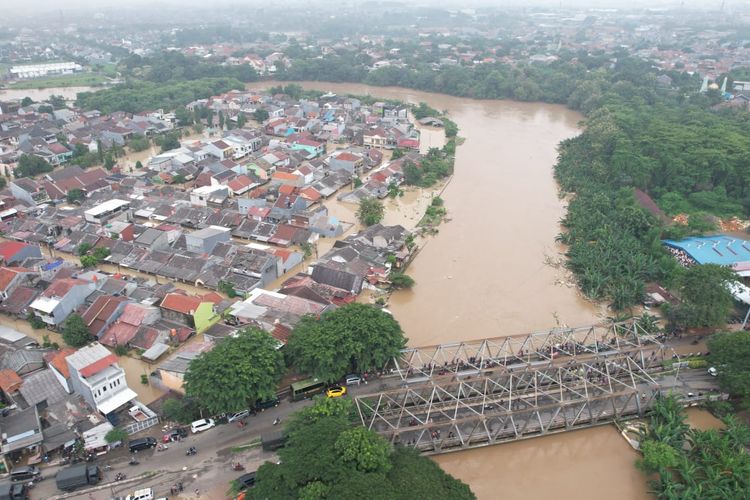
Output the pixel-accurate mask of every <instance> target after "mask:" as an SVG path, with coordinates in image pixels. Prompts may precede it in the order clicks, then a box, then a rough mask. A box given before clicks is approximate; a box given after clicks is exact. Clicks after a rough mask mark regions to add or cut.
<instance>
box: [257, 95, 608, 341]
mask: <svg viewBox="0 0 750 500" xmlns="http://www.w3.org/2000/svg"><path fill="white" fill-rule="evenodd" d="M253 85H254V88H265V87H267V86H269V85H271V84H270V83H267V82H266V83H256V84H253ZM302 85H303V86H304V87H306V88H317V89H320V90H324V91H333V92H337V93H340V94H345V93H351V94H359V95H363V94H371V95H375V96H377V97H382V98H396V99H401V100H405V101H408V102H413V103H418V102H420V101H424V102H427V103H428V104H430V105H431V106H432V107H434V108H436V109H444V110H448V112H449V114H450V117H451V119H453V120H454V121H455V122H456V123H457V124H458V126H459V129H460V132H459V135H460V136H461V137H464V138H465V139H466V140H465V142H464V143H463V144H462V145H460V146H459V147H458V149H457V153H456V166H455V175H454V176H453V178H452V180H451V181H450V183H449V184H448V186H447V188H446V189H445V191H444V192H443V194H442V198H443V199H444V200H445V206H446V208H447V209H448V218H449V219H450V222H447V223H443V224H442V225H441V226H440V232H439V234H438V235H436V236H434V237H430V238H428V240H427V243H426V245H425V246H424V248H423V249H422V250H421V251H420V253H419V256H418V257H417V258H416V259H415V260H414V262H413V263H412V265H411V266H410V267H409V269H408V271H407V273H408V274H409V275H410V276H411V277H412V278H414V279H415V280H416V283H417V284H416V286H415V287H414V288H413V289H412V290H407V291H401V292H397V293H395V294H393V296H392V297H391V301H390V304H389V306H388V308H389V309H390V310H391V311H392V312H393V314H394V316H395V317H396V318H397V319H398V320H399V322H400V323H401V326H402V327H403V329H404V331H405V332H406V335H407V337H409V344H410V345H413V346H417V345H432V344H437V343H441V342H452V341H456V340H468V339H476V338H483V337H496V336H505V335H513V334H521V333H526V332H530V331H537V330H544V329H547V328H549V327H552V326H555V325H557V324H558V323H559V324H567V325H571V326H575V325H586V324H591V323H596V322H599V321H601V319H602V317H603V316H605V315H606V314H605V311H604V310H603V308H602V307H600V306H597V305H595V304H592V303H590V302H588V301H586V300H585V299H584V298H582V297H581V295H580V294H579V293H578V290H577V288H576V287H575V286H574V284H573V283H572V280H571V279H570V276H569V275H568V273H567V272H566V271H565V270H564V269H563V268H562V267H561V266H559V265H554V264H556V263H559V262H560V260H561V259H562V258H563V252H564V249H563V247H562V245H560V244H557V243H556V242H555V237H556V236H557V234H559V232H560V230H561V228H560V224H559V221H560V219H561V218H562V217H563V215H564V214H565V203H564V201H563V200H561V199H560V198H559V197H558V190H557V185H556V183H555V180H554V178H553V175H552V168H553V165H554V163H555V159H556V156H557V144H558V143H559V142H560V141H562V140H563V139H566V138H569V137H573V136H575V135H576V134H578V132H579V128H578V123H579V121H580V120H581V119H582V116H581V115H580V114H578V113H576V112H573V111H570V110H568V109H566V108H564V107H562V106H556V105H550V104H540V103H517V102H512V101H476V100H471V99H461V98H455V97H449V96H444V95H439V94H430V93H425V92H417V91H413V90H408V89H399V88H379V87H370V86H367V85H356V84H335V83H316V82H303V83H302ZM422 134H423V142H424V144H423V146H425V147H426V146H435V147H439V146H441V145H442V140H443V139H442V130H436V129H432V128H430V127H424V128H423V130H422ZM436 189H438V188H436ZM419 196H420V197H423V198H424V199H423V200H422V201H421V202H420V206H421V207H425V206H426V202H427V200H429V198H430V196H431V193H430V192H429V190H427V191H426V192H422V193H420V195H419ZM404 198H405V199H404V200H403V201H402V200H400V199H399V200H395V202H396V203H408V198H406V195H405V197H404ZM335 205H336V204H333V205H329V210H330V211H331V212H332V213H334V214H335V215H338V216H340V217H341V218H342V219H344V220H352V218H353V214H354V212H355V211H356V206H354V205H351V206H349V207H346V206H345V207H337V206H335ZM344 205H346V204H344ZM399 211H400V210H388V215H387V217H386V220H385V222H386V223H399V224H403V225H404V226H406V227H408V228H412V227H414V225H415V224H416V222H418V218H416V217H415V218H414V219H412V218H411V217H412V215H410V214H409V213H408V212H409V211H408V210H406V211H403V212H402V214H401V216H399ZM403 214H405V215H403Z"/></svg>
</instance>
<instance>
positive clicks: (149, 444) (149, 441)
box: [128, 437, 156, 453]
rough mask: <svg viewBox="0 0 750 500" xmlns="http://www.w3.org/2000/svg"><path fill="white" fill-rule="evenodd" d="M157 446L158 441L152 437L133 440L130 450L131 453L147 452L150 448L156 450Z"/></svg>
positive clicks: (129, 444) (130, 443) (129, 445)
mask: <svg viewBox="0 0 750 500" xmlns="http://www.w3.org/2000/svg"><path fill="white" fill-rule="evenodd" d="M155 446H156V439H154V438H152V437H145V438H138V439H133V440H132V441H130V442H129V443H128V449H129V450H130V453H134V452H136V451H142V450H147V449H149V448H154V447H155Z"/></svg>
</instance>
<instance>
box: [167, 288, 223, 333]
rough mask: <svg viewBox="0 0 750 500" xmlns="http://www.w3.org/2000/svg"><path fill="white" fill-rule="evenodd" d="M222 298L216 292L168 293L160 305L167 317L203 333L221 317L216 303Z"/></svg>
mask: <svg viewBox="0 0 750 500" xmlns="http://www.w3.org/2000/svg"><path fill="white" fill-rule="evenodd" d="M221 300H222V297H221V296H220V295H218V294H215V293H214V294H211V293H209V294H207V295H206V296H204V297H198V296H195V295H185V294H184V293H168V294H167V295H166V296H165V297H164V300H163V301H162V302H161V306H160V307H161V310H162V315H163V316H164V317H165V318H167V319H171V320H173V321H177V322H180V323H184V324H186V325H189V326H190V327H192V328H194V329H195V331H196V332H198V333H202V332H203V331H205V330H208V329H209V328H210V327H211V326H213V325H214V324H216V323H218V322H219V320H220V319H221V316H220V315H219V314H217V313H216V312H215V311H214V305H215V304H217V303H219V302H221Z"/></svg>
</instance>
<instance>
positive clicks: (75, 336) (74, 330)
mask: <svg viewBox="0 0 750 500" xmlns="http://www.w3.org/2000/svg"><path fill="white" fill-rule="evenodd" d="M62 337H63V340H64V341H65V343H66V344H68V345H69V346H71V347H82V346H84V345H86V344H88V343H89V341H90V340H91V333H90V332H89V329H88V328H87V327H86V323H85V322H84V321H83V318H82V317H81V316H80V315H79V314H75V313H73V314H71V315H70V316H68V318H67V319H66V320H65V322H64V323H63V334H62Z"/></svg>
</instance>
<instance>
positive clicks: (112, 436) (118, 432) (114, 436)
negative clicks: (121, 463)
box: [104, 427, 128, 443]
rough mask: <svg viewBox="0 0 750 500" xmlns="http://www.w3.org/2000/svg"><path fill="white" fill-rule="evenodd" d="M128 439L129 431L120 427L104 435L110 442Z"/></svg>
mask: <svg viewBox="0 0 750 500" xmlns="http://www.w3.org/2000/svg"><path fill="white" fill-rule="evenodd" d="M126 439H128V433H127V432H125V430H124V429H120V428H119V427H116V428H114V429H112V430H111V431H109V432H108V433H107V434H106V435H105V436H104V440H105V441H106V442H108V443H116V442H118V441H125V440H126Z"/></svg>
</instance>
